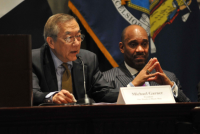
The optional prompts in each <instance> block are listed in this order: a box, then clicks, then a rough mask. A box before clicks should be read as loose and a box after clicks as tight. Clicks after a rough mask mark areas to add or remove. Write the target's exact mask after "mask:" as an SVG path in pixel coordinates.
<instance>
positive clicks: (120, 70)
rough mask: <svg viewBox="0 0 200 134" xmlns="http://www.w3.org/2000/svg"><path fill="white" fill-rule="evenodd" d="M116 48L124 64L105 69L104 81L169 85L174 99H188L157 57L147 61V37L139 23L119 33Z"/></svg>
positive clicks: (127, 84)
mask: <svg viewBox="0 0 200 134" xmlns="http://www.w3.org/2000/svg"><path fill="white" fill-rule="evenodd" d="M119 49H120V51H121V53H123V55H124V63H123V64H122V65H120V66H119V67H117V68H113V69H111V70H109V71H106V72H104V77H105V79H107V81H110V82H112V83H113V84H114V85H115V87H116V88H119V87H127V86H128V87H134V86H154V85H170V86H171V88H172V92H173V94H174V98H175V100H176V101H177V102H189V101H190V99H189V98H187V97H186V96H185V94H184V93H183V92H182V91H181V86H180V82H179V80H178V79H177V78H176V76H175V75H174V74H173V73H171V72H169V71H165V70H162V68H161V66H160V63H159V61H158V60H157V58H151V59H150V60H149V61H148V63H147V59H148V55H149V53H148V51H149V40H148V35H147V33H146V31H145V30H144V29H143V28H142V27H141V26H138V25H130V26H128V27H126V28H125V29H124V30H123V32H122V41H121V42H120V43H119Z"/></svg>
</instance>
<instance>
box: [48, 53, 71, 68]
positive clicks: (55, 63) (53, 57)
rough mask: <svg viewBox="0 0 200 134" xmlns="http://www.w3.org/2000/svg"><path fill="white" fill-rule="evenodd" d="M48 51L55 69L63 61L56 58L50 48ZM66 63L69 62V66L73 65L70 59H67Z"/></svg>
mask: <svg viewBox="0 0 200 134" xmlns="http://www.w3.org/2000/svg"><path fill="white" fill-rule="evenodd" d="M50 53H51V56H52V59H53V62H54V66H55V69H57V68H58V67H59V66H60V65H62V64H63V62H62V61H61V60H60V59H58V57H56V55H55V54H54V53H53V52H52V50H51V49H50ZM67 64H70V66H71V67H72V66H73V64H72V61H68V62H67Z"/></svg>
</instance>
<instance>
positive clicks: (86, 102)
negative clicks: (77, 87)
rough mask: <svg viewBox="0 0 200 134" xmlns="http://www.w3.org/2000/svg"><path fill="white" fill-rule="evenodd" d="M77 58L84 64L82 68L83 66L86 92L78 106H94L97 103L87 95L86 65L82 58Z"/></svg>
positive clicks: (78, 101)
mask: <svg viewBox="0 0 200 134" xmlns="http://www.w3.org/2000/svg"><path fill="white" fill-rule="evenodd" d="M77 58H78V59H79V60H80V61H81V62H82V66H83V81H84V83H83V84H84V90H85V97H84V98H81V99H79V100H77V102H76V103H77V104H83V105H92V104H93V103H95V101H94V100H93V99H91V98H89V97H88V95H87V93H86V81H85V68H84V63H83V60H82V59H81V57H80V56H77Z"/></svg>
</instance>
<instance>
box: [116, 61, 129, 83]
mask: <svg viewBox="0 0 200 134" xmlns="http://www.w3.org/2000/svg"><path fill="white" fill-rule="evenodd" d="M119 68H120V71H119V75H118V76H117V77H116V78H117V79H118V80H119V81H120V82H121V84H122V85H123V86H124V87H126V86H127V85H128V84H129V83H130V82H131V81H132V80H133V76H132V75H131V73H130V72H129V71H128V69H127V68H126V66H125V65H124V64H122V65H120V67H119Z"/></svg>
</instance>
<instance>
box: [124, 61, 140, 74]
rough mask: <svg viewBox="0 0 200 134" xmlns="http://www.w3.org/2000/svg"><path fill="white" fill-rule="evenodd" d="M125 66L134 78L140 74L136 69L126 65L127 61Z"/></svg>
mask: <svg viewBox="0 0 200 134" xmlns="http://www.w3.org/2000/svg"><path fill="white" fill-rule="evenodd" d="M124 64H125V66H126V68H127V69H128V71H129V72H130V73H131V75H132V76H133V75H135V74H136V73H138V71H137V70H136V69H135V68H132V67H130V66H129V65H128V64H126V62H125V61H124Z"/></svg>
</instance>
